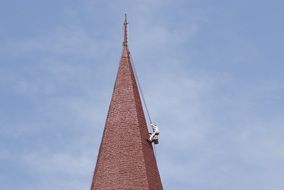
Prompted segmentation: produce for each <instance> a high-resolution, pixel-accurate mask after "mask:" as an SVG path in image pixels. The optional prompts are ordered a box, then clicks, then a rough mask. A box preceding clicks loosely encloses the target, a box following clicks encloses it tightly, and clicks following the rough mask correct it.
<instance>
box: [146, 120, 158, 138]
mask: <svg viewBox="0 0 284 190" xmlns="http://www.w3.org/2000/svg"><path fill="white" fill-rule="evenodd" d="M150 125H151V127H152V129H153V133H152V134H151V135H150V137H149V139H148V141H149V142H153V139H154V137H155V136H156V135H159V134H160V130H159V128H158V126H157V125H155V124H154V123H151V124H150Z"/></svg>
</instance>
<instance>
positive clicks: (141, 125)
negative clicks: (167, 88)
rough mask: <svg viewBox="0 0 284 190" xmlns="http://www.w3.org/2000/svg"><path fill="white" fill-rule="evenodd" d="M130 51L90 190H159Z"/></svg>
mask: <svg viewBox="0 0 284 190" xmlns="http://www.w3.org/2000/svg"><path fill="white" fill-rule="evenodd" d="M148 136H149V135H148V129H147V125H146V120H145V116H144V112H143V108H142V104H141V99H140V95H139V91H138V88H137V83H136V80H135V76H134V73H133V68H132V65H131V61H130V57H129V50H128V47H127V46H124V47H123V53H122V56H121V60H120V66H119V69H118V73H117V78H116V81H115V86H114V90H113V94H112V99H111V103H110V107H109V111H108V116H107V120H106V124H105V128H104V133H103V138H102V141H101V145H100V149H99V154H98V158H97V164H96V168H95V172H94V177H93V182H92V186H91V190H120V189H125V190H126V189H127V190H136V189H137V190H162V189H163V187H162V183H161V179H160V174H159V171H158V167H157V163H156V159H155V156H154V152H153V147H152V145H151V144H150V143H148V142H147V138H148Z"/></svg>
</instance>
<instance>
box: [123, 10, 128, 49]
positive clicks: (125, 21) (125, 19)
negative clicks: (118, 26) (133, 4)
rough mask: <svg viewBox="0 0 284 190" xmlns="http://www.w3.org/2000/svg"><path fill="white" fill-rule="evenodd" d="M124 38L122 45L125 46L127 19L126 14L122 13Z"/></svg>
mask: <svg viewBox="0 0 284 190" xmlns="http://www.w3.org/2000/svg"><path fill="white" fill-rule="evenodd" d="M124 16H125V18H124V40H123V46H127V45H128V44H127V42H128V41H127V25H128V21H127V14H125V15H124Z"/></svg>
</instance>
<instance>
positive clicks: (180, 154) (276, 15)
mask: <svg viewBox="0 0 284 190" xmlns="http://www.w3.org/2000/svg"><path fill="white" fill-rule="evenodd" d="M283 6H284V3H283V1H280V0H279V1H277V0H271V1H265V0H261V1H257V0H249V1H247V0H246V1H245V0H238V1H225V0H199V1H198V0H175V1H174V0H143V1H142V0H117V1H102V0H80V1H78V0H77V1H76V0H73V1H70V0H69V1H67V0H56V1H55V0H49V1H43V0H26V1H20V0H10V1H1V2H0V28H1V30H0V44H1V45H0V106H1V108H0V130H1V133H0V168H1V169H0V189H3V190H4V189H10V190H38V189H41V190H83V189H86V190H87V189H89V187H90V184H91V178H92V173H93V170H94V167H95V162H96V157H97V152H98V147H99V144H100V140H101V136H102V130H103V127H104V122H105V119H106V113H107V110H108V106H109V101H110V98H111V93H112V88H113V84H114V80H115V75H116V71H117V68H118V61H119V58H120V55H121V47H122V40H123V39H122V38H123V31H122V23H123V15H124V13H125V12H127V13H128V17H129V46H130V50H131V53H132V56H133V59H134V62H135V67H136V70H137V72H138V75H139V78H140V82H141V84H142V88H143V92H144V95H145V98H146V100H147V104H148V107H149V110H150V113H151V116H152V119H153V120H154V121H155V122H156V123H157V124H159V126H160V128H161V135H160V141H161V144H160V145H159V146H157V148H156V151H157V160H158V165H159V168H160V174H161V177H162V181H163V185H164V188H165V189H177V190H188V189H194V190H208V189H210V190H227V189H231V190H240V189H241V190H252V189H258V190H282V189H284V183H283V179H284V148H283V147H284V108H283V107H284V97H283V95H284V75H283V71H284V66H283V63H284V58H283V49H284V47H283V46H284V45H283V44H284V38H283V34H284V25H283V24H282V23H283V19H284V12H283Z"/></svg>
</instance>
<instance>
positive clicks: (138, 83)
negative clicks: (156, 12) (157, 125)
mask: <svg viewBox="0 0 284 190" xmlns="http://www.w3.org/2000/svg"><path fill="white" fill-rule="evenodd" d="M129 57H130V60H131V63H132V68H133V72H134V76H135V78H136V81H137V86H138V89H139V91H140V94H141V97H142V102H143V104H144V108H145V111H146V114H147V116H148V119H149V122H150V124H152V120H151V117H150V113H149V110H148V107H147V104H146V100H145V98H144V94H143V91H142V88H141V85H140V81H139V79H138V75H137V72H136V69H135V65H134V61H133V59H132V57H131V56H130V55H129ZM153 150H154V155H155V157H157V154H156V145H155V143H153Z"/></svg>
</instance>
